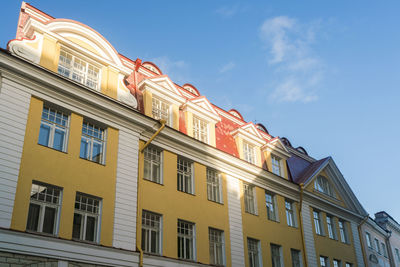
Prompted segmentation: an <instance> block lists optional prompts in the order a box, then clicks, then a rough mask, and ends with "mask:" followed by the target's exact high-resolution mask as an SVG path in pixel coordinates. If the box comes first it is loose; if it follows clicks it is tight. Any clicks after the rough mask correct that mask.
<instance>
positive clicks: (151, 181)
mask: <svg viewBox="0 0 400 267" xmlns="http://www.w3.org/2000/svg"><path fill="white" fill-rule="evenodd" d="M143 180H145V181H147V182H150V183H153V184H158V185H162V186H164V184H162V183H159V182H155V181H153V180H150V179H147V178H143Z"/></svg>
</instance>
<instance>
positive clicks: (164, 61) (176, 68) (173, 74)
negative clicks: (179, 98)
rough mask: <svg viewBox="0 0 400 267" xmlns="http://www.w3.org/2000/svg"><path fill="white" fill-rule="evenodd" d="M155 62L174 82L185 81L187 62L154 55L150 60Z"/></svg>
mask: <svg viewBox="0 0 400 267" xmlns="http://www.w3.org/2000/svg"><path fill="white" fill-rule="evenodd" d="M151 61H152V62H153V63H154V64H156V65H157V66H158V67H159V68H160V70H161V71H162V73H163V74H166V75H168V76H169V77H170V78H171V79H172V80H173V81H174V82H177V83H182V84H183V83H186V82H187V81H188V79H187V75H186V74H187V70H188V67H189V66H188V64H187V63H186V62H185V61H183V60H177V61H174V60H171V59H170V58H169V57H167V56H161V57H156V58H153V59H152V60H151Z"/></svg>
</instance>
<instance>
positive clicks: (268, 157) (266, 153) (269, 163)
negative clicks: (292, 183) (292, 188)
mask: <svg viewBox="0 0 400 267" xmlns="http://www.w3.org/2000/svg"><path fill="white" fill-rule="evenodd" d="M271 154H273V155H276V156H277V157H279V155H277V154H274V153H273V152H272V151H269V150H265V151H264V158H265V161H266V163H267V167H268V170H269V171H270V172H272V159H271ZM280 158H281V162H282V164H281V167H282V168H281V171H282V175H281V176H282V177H283V178H286V179H289V175H288V170H287V169H288V168H287V162H286V159H284V158H282V157H280Z"/></svg>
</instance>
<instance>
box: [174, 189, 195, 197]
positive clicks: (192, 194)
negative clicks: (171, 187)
mask: <svg viewBox="0 0 400 267" xmlns="http://www.w3.org/2000/svg"><path fill="white" fill-rule="evenodd" d="M177 191H178V192H181V193H185V194H187V195H191V196H196V194H194V193H189V192H185V191H181V190H179V189H177Z"/></svg>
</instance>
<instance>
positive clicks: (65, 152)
mask: <svg viewBox="0 0 400 267" xmlns="http://www.w3.org/2000/svg"><path fill="white" fill-rule="evenodd" d="M38 145H39V146H41V147H47V148H49V149H51V150H54V151H58V152H61V153H64V154H68V152H67V151H62V150H58V149H55V148H53V147H50V146H45V145H42V144H39V143H38Z"/></svg>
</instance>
